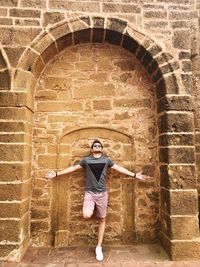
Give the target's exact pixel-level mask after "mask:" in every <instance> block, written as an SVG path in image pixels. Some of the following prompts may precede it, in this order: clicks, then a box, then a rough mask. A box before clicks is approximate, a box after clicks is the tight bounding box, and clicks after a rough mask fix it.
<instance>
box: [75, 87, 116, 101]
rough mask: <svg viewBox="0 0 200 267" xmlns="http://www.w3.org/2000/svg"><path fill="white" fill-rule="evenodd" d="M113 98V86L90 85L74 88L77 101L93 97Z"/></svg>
mask: <svg viewBox="0 0 200 267" xmlns="http://www.w3.org/2000/svg"><path fill="white" fill-rule="evenodd" d="M100 96H101V97H108V96H109V97H111V96H115V87H114V85H113V84H111V83H110V84H101V83H90V84H87V85H80V86H79V87H76V88H74V98H75V99H86V98H91V97H100Z"/></svg>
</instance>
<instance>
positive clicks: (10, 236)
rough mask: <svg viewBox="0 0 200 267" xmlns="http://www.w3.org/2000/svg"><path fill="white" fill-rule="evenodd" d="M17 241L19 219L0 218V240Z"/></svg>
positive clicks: (18, 236)
mask: <svg viewBox="0 0 200 267" xmlns="http://www.w3.org/2000/svg"><path fill="white" fill-rule="evenodd" d="M3 241H4V242H5V241H6V242H10V243H12V242H13V243H18V242H19V241H20V221H17V220H11V219H10V220H9V219H7V220H3V221H1V220H0V242H3Z"/></svg>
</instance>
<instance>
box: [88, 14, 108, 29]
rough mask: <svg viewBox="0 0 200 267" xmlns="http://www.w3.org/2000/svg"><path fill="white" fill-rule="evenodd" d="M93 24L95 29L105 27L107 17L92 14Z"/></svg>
mask: <svg viewBox="0 0 200 267" xmlns="http://www.w3.org/2000/svg"><path fill="white" fill-rule="evenodd" d="M91 21H92V25H93V28H94V29H103V28H104V23H105V18H104V17H98V16H94V17H93V16H92V17H91Z"/></svg>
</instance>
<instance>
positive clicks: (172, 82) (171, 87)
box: [147, 64, 179, 99]
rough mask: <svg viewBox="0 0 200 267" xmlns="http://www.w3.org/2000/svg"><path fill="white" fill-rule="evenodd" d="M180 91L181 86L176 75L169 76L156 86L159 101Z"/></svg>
mask: <svg viewBox="0 0 200 267" xmlns="http://www.w3.org/2000/svg"><path fill="white" fill-rule="evenodd" d="M150 65H151V64H150ZM148 68H149V67H148ZM147 70H148V69H147ZM178 91H179V86H178V82H177V79H176V76H175V75H174V74H171V75H168V76H167V77H165V78H163V79H161V80H160V81H158V83H157V84H156V96H157V99H160V98H161V97H163V96H165V95H166V94H177V93H178Z"/></svg>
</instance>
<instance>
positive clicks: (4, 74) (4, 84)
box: [0, 48, 11, 90]
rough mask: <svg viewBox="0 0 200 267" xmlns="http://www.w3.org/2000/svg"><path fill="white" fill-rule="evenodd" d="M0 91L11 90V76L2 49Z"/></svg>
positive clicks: (0, 54)
mask: <svg viewBox="0 0 200 267" xmlns="http://www.w3.org/2000/svg"><path fill="white" fill-rule="evenodd" d="M0 89H1V90H10V89H11V75H10V70H9V61H8V58H7V55H6V53H5V51H4V50H3V48H0Z"/></svg>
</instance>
